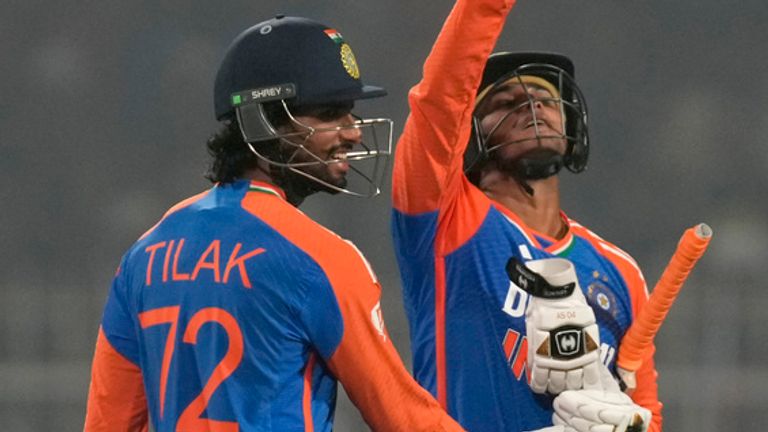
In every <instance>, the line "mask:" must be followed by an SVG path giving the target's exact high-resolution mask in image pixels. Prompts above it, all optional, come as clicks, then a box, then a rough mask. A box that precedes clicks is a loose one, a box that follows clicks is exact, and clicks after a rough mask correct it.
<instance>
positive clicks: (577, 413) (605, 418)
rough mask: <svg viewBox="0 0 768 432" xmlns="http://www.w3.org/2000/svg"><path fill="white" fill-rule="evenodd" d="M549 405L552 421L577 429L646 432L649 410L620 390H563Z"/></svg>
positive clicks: (588, 431)
mask: <svg viewBox="0 0 768 432" xmlns="http://www.w3.org/2000/svg"><path fill="white" fill-rule="evenodd" d="M553 406H554V410H555V412H554V414H552V422H553V423H554V424H555V425H563V426H569V427H572V428H573V429H575V430H576V431H578V432H646V431H647V430H648V426H649V425H650V423H651V412H650V411H649V410H647V409H645V408H643V407H641V406H640V405H636V404H635V403H634V402H632V399H630V398H629V396H627V395H626V394H624V393H621V392H612V391H604V390H569V391H564V392H562V393H560V395H558V396H557V397H556V398H555V400H554V403H553Z"/></svg>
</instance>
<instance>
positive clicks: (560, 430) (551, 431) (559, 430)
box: [527, 425, 578, 432]
mask: <svg viewBox="0 0 768 432" xmlns="http://www.w3.org/2000/svg"><path fill="white" fill-rule="evenodd" d="M527 432H578V431H577V430H576V429H574V428H572V427H570V426H564V425H558V426H550V427H545V428H544V429H536V430H533V431H527Z"/></svg>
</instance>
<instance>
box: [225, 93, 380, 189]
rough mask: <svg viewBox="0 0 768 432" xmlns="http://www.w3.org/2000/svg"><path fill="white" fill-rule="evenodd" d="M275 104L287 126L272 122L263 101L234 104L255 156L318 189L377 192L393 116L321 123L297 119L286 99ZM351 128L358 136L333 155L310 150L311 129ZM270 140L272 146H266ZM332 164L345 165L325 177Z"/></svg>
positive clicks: (333, 130)
mask: <svg viewBox="0 0 768 432" xmlns="http://www.w3.org/2000/svg"><path fill="white" fill-rule="evenodd" d="M280 104H281V105H282V108H281V109H282V110H283V114H284V115H285V116H286V118H287V119H288V122H289V123H290V127H276V125H274V124H273V123H272V121H271V120H270V115H269V114H268V113H267V111H266V110H265V108H264V105H263V104H247V105H243V106H241V107H238V108H237V109H236V115H237V120H238V124H239V126H240V132H241V133H242V136H243V139H244V141H245V142H246V145H247V146H248V148H249V149H250V151H251V152H252V153H253V154H254V155H256V157H258V158H259V159H261V160H263V161H264V162H267V163H268V164H269V165H271V166H273V167H277V168H279V169H278V170H277V171H278V172H281V171H282V172H284V171H285V170H287V171H289V172H291V173H293V174H295V175H298V176H301V178H303V179H304V180H305V181H306V180H309V181H311V182H314V183H315V184H316V185H317V189H318V190H324V191H326V192H331V193H344V194H347V195H353V196H359V197H372V196H375V195H378V194H379V193H380V192H381V187H382V183H383V181H384V177H385V175H386V172H387V166H388V164H389V157H390V155H391V154H392V120H390V119H385V118H366V119H362V118H357V120H356V121H355V122H354V123H351V124H347V125H340V126H335V127H327V128H322V129H320V128H315V127H311V126H309V125H306V124H304V123H302V122H301V121H300V120H298V119H297V118H296V117H295V116H294V115H293V113H291V109H290V108H289V106H288V105H287V104H286V102H285V101H281V102H280ZM351 129H354V130H355V131H356V132H357V133H358V134H359V136H360V139H359V142H357V141H356V142H354V143H352V142H349V143H347V147H348V148H345V149H344V150H343V151H341V152H339V153H337V154H335V155H318V154H316V153H315V152H313V150H312V148H311V147H312V146H311V144H310V140H311V139H312V137H313V136H314V135H319V134H325V133H336V134H338V133H342V132H344V131H348V130H351ZM275 142H277V145H278V150H277V151H275V150H274V149H270V145H271V144H274V143H275ZM334 164H344V165H345V166H347V167H348V170H347V172H346V174H345V175H344V176H343V178H342V179H336V180H333V179H331V178H329V177H328V169H329V167H330V166H332V165H334ZM293 178H295V176H293ZM283 180H285V179H283Z"/></svg>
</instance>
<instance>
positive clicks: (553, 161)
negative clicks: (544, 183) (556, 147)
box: [508, 150, 563, 196]
mask: <svg viewBox="0 0 768 432" xmlns="http://www.w3.org/2000/svg"><path fill="white" fill-rule="evenodd" d="M509 165H510V166H509V169H508V172H509V173H511V174H512V177H513V178H514V179H515V180H516V181H517V182H518V183H519V184H520V186H521V187H522V188H523V190H525V192H526V193H527V194H528V195H530V196H533V188H532V187H531V185H530V184H528V181H529V180H542V179H545V178H548V177H552V176H553V175H556V174H557V173H558V172H560V169H562V168H563V156H562V155H561V154H559V153H557V152H554V151H550V150H544V151H533V152H529V153H526V154H525V155H523V156H522V157H520V158H518V159H516V160H515V161H513V162H511V163H510V164H509Z"/></svg>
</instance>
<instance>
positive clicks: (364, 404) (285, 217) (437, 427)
mask: <svg viewBox="0 0 768 432" xmlns="http://www.w3.org/2000/svg"><path fill="white" fill-rule="evenodd" d="M276 199H277V198H276ZM242 207H243V208H244V209H245V210H247V211H249V212H251V213H252V214H254V215H255V216H257V217H258V218H259V219H261V220H262V221H264V222H266V223H267V224H268V225H270V226H272V227H273V228H275V229H276V230H278V232H280V234H281V235H283V236H284V237H285V238H286V239H287V240H288V241H290V242H291V243H293V244H294V245H296V246H297V247H299V248H300V249H301V250H303V251H304V252H305V253H307V254H308V255H309V256H310V257H311V258H312V259H313V260H314V261H315V262H316V263H317V264H318V265H319V266H320V267H321V268H322V269H323V271H324V272H325V275H326V277H327V279H328V281H329V282H330V285H331V286H332V289H333V292H334V295H335V298H336V302H337V304H338V309H339V311H340V314H341V319H342V325H343V333H342V335H341V339H340V340H339V341H338V343H337V345H336V346H335V349H334V350H332V351H330V352H327V353H325V354H323V351H326V350H325V349H321V350H320V352H321V354H323V355H324V360H325V361H326V364H327V365H328V367H329V368H330V369H331V371H332V372H333V373H334V375H335V376H336V377H337V378H338V379H339V381H340V382H341V383H342V385H343V386H344V388H345V390H346V392H347V394H348V395H349V397H350V399H351V400H352V402H353V403H354V404H355V405H356V406H357V407H358V409H360V412H361V413H362V416H363V418H364V419H365V421H366V422H367V423H368V424H369V426H370V427H371V428H372V429H373V430H393V431H421V430H424V431H427V430H429V431H459V430H462V429H461V427H460V426H459V425H458V424H457V423H456V422H455V421H454V420H453V419H451V418H450V417H449V416H448V415H447V414H446V413H445V412H444V411H443V410H442V409H441V408H440V406H439V405H438V404H437V402H436V401H435V400H434V399H433V398H432V396H431V395H430V394H429V393H428V392H427V391H426V390H424V389H422V388H421V387H420V386H419V385H418V384H417V383H416V381H415V380H414V379H413V378H412V377H411V376H410V374H409V373H408V371H407V370H406V369H405V366H404V365H403V364H402V361H401V359H400V357H399V355H398V353H397V351H396V349H395V347H394V346H393V345H392V342H391V340H390V338H389V335H388V333H387V331H386V329H385V328H384V324H383V318H382V315H381V313H380V310H379V300H380V296H381V288H380V286H379V284H378V282H377V281H376V278H375V275H374V274H373V272H372V271H371V270H370V267H369V266H368V264H367V262H366V261H365V258H363V257H362V255H361V254H360V252H359V251H358V250H357V248H355V247H354V245H352V244H351V243H349V242H346V241H344V240H342V239H341V238H340V237H338V236H336V235H335V234H333V233H331V232H330V231H328V230H326V229H325V228H322V227H321V226H319V225H317V224H315V223H313V222H311V221H310V220H309V219H308V218H307V217H306V216H304V215H303V214H302V213H300V212H296V211H290V212H288V211H285V210H284V209H283V208H282V207H281V206H279V205H269V203H267V202H265V201H264V200H263V199H261V200H260V199H257V198H256V197H253V196H250V195H246V197H245V198H244V199H243V201H242ZM310 375H311V374H310ZM307 376H308V375H306V374H305V378H306V379H307V380H309V378H307ZM309 385H310V383H307V386H309ZM305 388H306V387H305ZM306 401H307V397H305V405H304V407H305V408H304V411H305V413H307V412H311V407H308V406H307V405H306V404H307V402H306ZM310 423H311V422H309V421H308V424H307V428H310V427H311V424H310ZM308 430H309V429H308Z"/></svg>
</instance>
